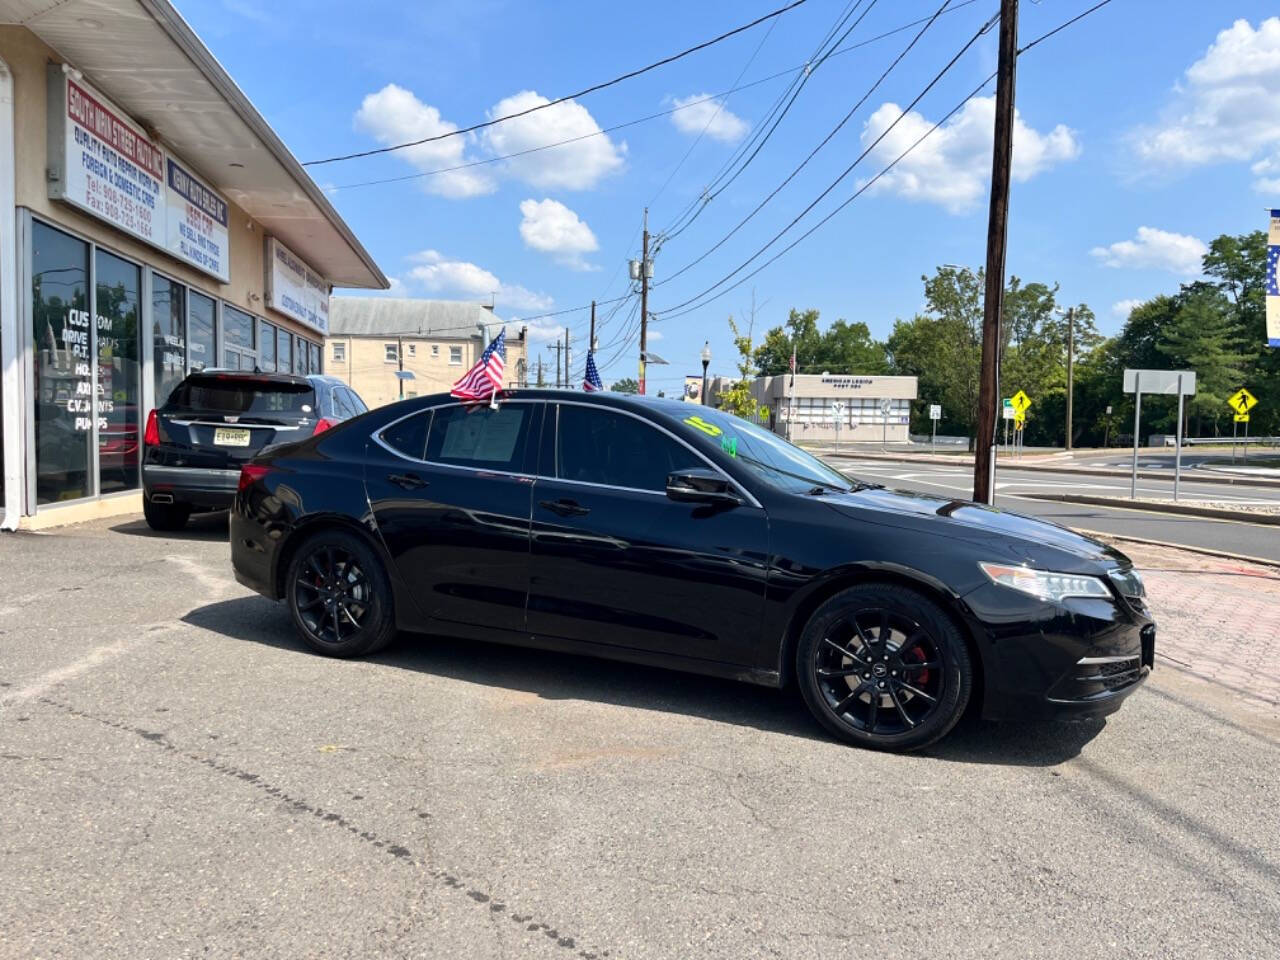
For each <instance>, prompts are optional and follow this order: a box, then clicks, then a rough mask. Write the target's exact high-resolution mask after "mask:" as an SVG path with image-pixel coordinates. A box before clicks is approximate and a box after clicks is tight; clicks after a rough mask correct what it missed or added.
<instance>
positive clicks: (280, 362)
mask: <svg viewBox="0 0 1280 960" xmlns="http://www.w3.org/2000/svg"><path fill="white" fill-rule="evenodd" d="M292 346H293V337H291V336H289V333H288V331H286V330H280V329H277V330H276V369H277V370H279V371H280V372H281V373H290V372H292V370H293V351H292V350H291V349H290V348H291V347H292Z"/></svg>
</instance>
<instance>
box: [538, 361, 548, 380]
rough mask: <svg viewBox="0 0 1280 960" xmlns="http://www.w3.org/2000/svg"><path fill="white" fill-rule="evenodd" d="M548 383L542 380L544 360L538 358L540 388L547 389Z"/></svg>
mask: <svg viewBox="0 0 1280 960" xmlns="http://www.w3.org/2000/svg"><path fill="white" fill-rule="evenodd" d="M546 385H547V381H546V380H543V379H542V358H541V357H539V358H538V386H540V387H545V386H546Z"/></svg>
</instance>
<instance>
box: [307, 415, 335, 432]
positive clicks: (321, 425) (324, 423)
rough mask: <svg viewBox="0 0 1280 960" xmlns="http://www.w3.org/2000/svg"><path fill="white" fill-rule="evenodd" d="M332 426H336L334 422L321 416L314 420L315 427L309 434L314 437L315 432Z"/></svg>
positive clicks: (323, 430)
mask: <svg viewBox="0 0 1280 960" xmlns="http://www.w3.org/2000/svg"><path fill="white" fill-rule="evenodd" d="M334 426H337V424H335V423H334V422H333V421H332V420H326V419H325V418H324V417H321V418H320V419H319V420H317V421H316V428H315V429H314V430H312V431H311V435H312V436H313V437H314V436H315V435H316V434H317V433H324V432H325V431H326V430H328V429H329V428H330V427H334Z"/></svg>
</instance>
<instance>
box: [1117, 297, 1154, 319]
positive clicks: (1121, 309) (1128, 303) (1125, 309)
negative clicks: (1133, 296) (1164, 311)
mask: <svg viewBox="0 0 1280 960" xmlns="http://www.w3.org/2000/svg"><path fill="white" fill-rule="evenodd" d="M1146 302H1147V301H1145V300H1117V301H1116V302H1115V303H1113V304H1112V305H1111V312H1112V314H1114V315H1115V316H1117V317H1119V318H1120V319H1121V320H1128V319H1129V314H1131V313H1133V311H1134V310H1135V309H1137V308H1138V307H1140V306H1142V305H1143V304H1144V303H1146Z"/></svg>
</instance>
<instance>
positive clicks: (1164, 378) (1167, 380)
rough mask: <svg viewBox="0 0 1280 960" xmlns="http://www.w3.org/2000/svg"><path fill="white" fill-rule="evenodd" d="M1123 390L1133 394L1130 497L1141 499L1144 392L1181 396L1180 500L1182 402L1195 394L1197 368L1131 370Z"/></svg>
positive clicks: (1178, 435)
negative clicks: (1139, 474)
mask: <svg viewBox="0 0 1280 960" xmlns="http://www.w3.org/2000/svg"><path fill="white" fill-rule="evenodd" d="M1123 389H1124V392H1125V393H1132V394H1133V479H1132V481H1131V482H1130V486H1129V499H1131V500H1136V499H1137V498H1138V445H1139V443H1140V442H1141V440H1140V438H1141V436H1142V395H1143V393H1160V394H1170V393H1174V394H1177V396H1178V427H1177V430H1176V431H1174V463H1173V469H1174V473H1173V499H1174V500H1177V499H1178V481H1179V479H1180V478H1181V474H1182V402H1183V398H1184V397H1194V396H1195V393H1196V374H1195V371H1194V370H1130V369H1126V370H1125V371H1124V384H1123Z"/></svg>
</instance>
